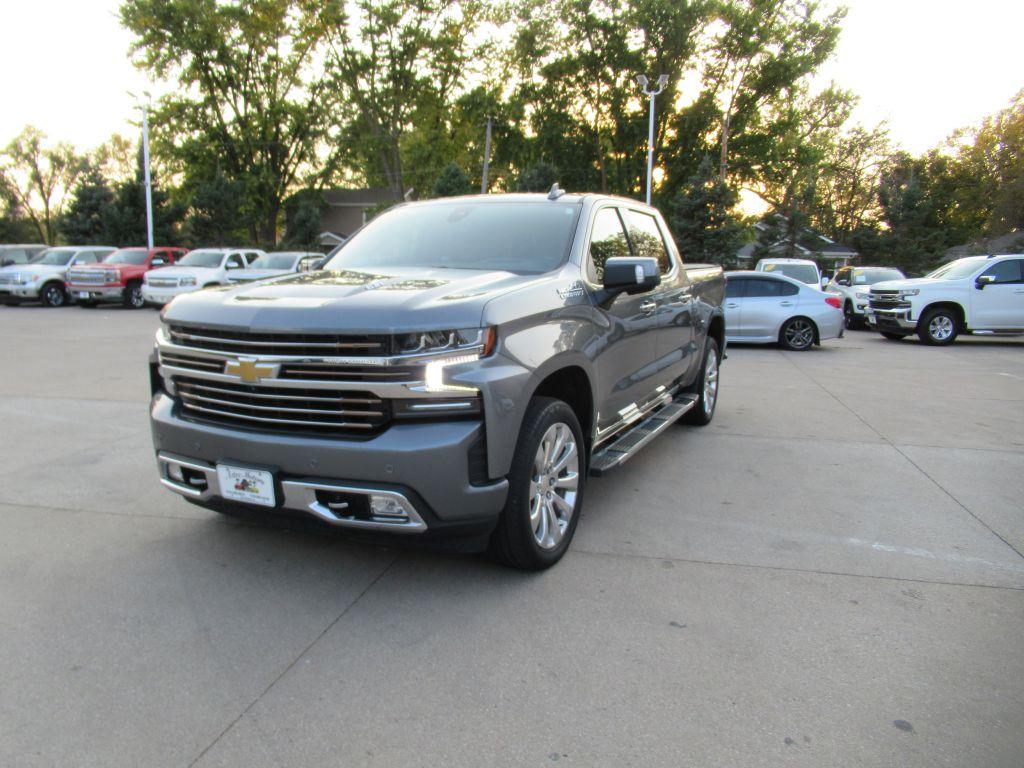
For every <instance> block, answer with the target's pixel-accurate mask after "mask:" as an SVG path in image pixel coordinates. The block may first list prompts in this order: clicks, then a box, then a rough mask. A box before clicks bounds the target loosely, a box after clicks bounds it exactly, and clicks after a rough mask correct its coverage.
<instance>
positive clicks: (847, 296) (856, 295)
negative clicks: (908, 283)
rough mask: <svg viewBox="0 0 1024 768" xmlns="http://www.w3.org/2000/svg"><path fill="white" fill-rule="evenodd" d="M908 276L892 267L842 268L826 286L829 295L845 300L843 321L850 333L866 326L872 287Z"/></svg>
mask: <svg viewBox="0 0 1024 768" xmlns="http://www.w3.org/2000/svg"><path fill="white" fill-rule="evenodd" d="M905 279H906V275H904V274H903V273H902V272H900V271H899V270H898V269H893V268H892V267H842V268H841V269H839V271H837V272H836V273H835V275H834V276H833V277H832V280H830V281H829V283H828V285H826V286H825V291H826V292H827V293H838V294H839V295H840V296H842V298H843V320H844V323H845V325H846V329H847V330H848V331H852V330H853V329H854V328H858V327H860V326H861V325H863V324H864V320H865V316H864V313H865V312H866V311H867V308H868V293H869V291H870V290H871V286H872V285H874V284H875V283H881V282H883V281H885V280H905Z"/></svg>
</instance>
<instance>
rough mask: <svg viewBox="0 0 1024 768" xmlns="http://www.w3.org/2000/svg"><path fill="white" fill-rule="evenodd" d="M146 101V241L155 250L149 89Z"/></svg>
mask: <svg viewBox="0 0 1024 768" xmlns="http://www.w3.org/2000/svg"><path fill="white" fill-rule="evenodd" d="M128 95H129V96H131V97H132V98H133V99H134V98H137V97H136V96H135V94H134V93H132V92H131V91H129V92H128ZM142 95H143V96H145V97H146V101H145V102H143V103H141V104H140V105H139V108H140V109H142V165H143V174H144V175H145V178H146V243H147V247H148V248H149V249H150V250H153V185H152V184H151V183H150V177H149V100H150V95H149V91H143V93H142Z"/></svg>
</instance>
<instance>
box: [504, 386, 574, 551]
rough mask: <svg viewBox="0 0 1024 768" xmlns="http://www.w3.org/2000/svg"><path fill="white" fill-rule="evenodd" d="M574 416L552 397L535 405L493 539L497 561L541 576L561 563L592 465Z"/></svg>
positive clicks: (523, 431) (525, 422)
mask: <svg viewBox="0 0 1024 768" xmlns="http://www.w3.org/2000/svg"><path fill="white" fill-rule="evenodd" d="M585 450H586V449H585V448H584V442H583V432H582V430H581V429H580V425H579V420H578V419H577V418H576V414H575V412H574V411H573V410H572V408H570V407H569V406H568V405H567V404H566V403H564V402H562V401H561V400H556V399H554V398H550V397H536V398H534V399H533V400H531V401H530V405H529V407H528V408H527V410H526V416H525V418H524V419H523V426H522V429H521V430H520V432H519V441H518V443H517V444H516V451H515V454H514V455H513V457H512V470H511V472H509V475H508V483H509V488H508V499H507V500H506V502H505V509H504V510H503V511H502V513H501V517H500V518H499V519H498V525H497V527H496V528H495V529H494V533H493V534H492V535H491V546H490V549H491V553H492V554H493V556H494V557H495V558H496V559H497V560H499V561H500V562H502V563H504V564H505V565H508V566H511V567H513V568H518V569H520V570H523V571H539V570H543V569H545V568H550V567H551V566H552V565H554V564H555V563H557V562H558V561H559V560H561V559H562V556H563V555H564V554H565V551H566V550H567V549H568V548H569V542H570V541H571V540H572V537H573V534H574V533H575V532H576V524H577V523H578V522H579V514H580V510H581V509H582V507H583V488H584V485H585V479H586V470H587V461H586V455H585Z"/></svg>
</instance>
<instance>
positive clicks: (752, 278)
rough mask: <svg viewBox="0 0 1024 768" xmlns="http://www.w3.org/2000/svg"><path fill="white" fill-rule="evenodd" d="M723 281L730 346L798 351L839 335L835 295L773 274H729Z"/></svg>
mask: <svg viewBox="0 0 1024 768" xmlns="http://www.w3.org/2000/svg"><path fill="white" fill-rule="evenodd" d="M725 279H726V288H725V334H726V336H727V337H728V339H729V341H730V342H743V343H747V344H778V345H780V346H781V347H783V348H784V349H792V350H795V351H798V352H802V351H804V350H807V349H810V348H811V346H812V345H814V344H821V342H823V341H825V340H827V339H838V338H841V337H842V335H843V311H842V306H843V305H842V301H841V299H840V298H839V297H838V296H833V295H830V294H822V292H821V291H820V290H819V289H817V288H814V287H813V286H811V285H809V284H807V283H803V282H801V281H800V280H796V279H794V278H791V277H786V276H785V275H782V274H779V273H776V272H757V271H753V272H727V273H726V275H725Z"/></svg>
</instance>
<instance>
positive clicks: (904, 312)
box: [866, 307, 917, 332]
mask: <svg viewBox="0 0 1024 768" xmlns="http://www.w3.org/2000/svg"><path fill="white" fill-rule="evenodd" d="M912 313H913V310H912V309H910V308H905V307H901V308H898V309H872V308H871V307H868V308H867V311H866V317H867V321H868V325H870V326H871V327H872V328H873V329H875V330H879V331H896V332H899V331H907V332H910V331H914V330H916V329H917V321H916V320H911V319H910V318H911V316H912Z"/></svg>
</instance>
